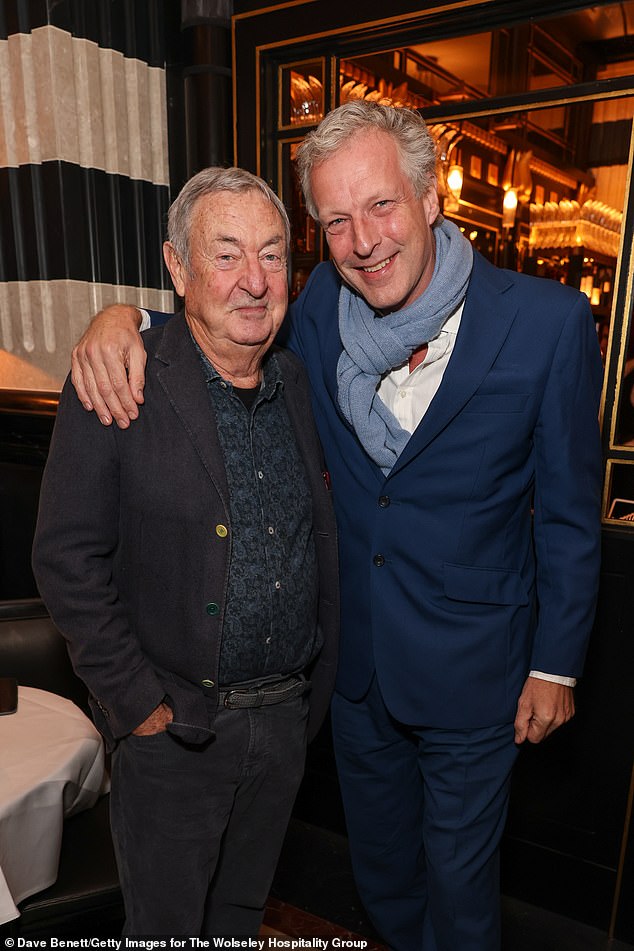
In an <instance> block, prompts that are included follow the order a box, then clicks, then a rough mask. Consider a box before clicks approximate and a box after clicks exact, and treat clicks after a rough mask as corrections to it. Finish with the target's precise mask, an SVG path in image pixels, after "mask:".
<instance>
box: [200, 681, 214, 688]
mask: <svg viewBox="0 0 634 951" xmlns="http://www.w3.org/2000/svg"><path fill="white" fill-rule="evenodd" d="M200 682H201V684H202V685H203V687H215V686H216V685H215V683H214V682H213V680H201V681H200Z"/></svg>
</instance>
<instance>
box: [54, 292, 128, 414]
mask: <svg viewBox="0 0 634 951" xmlns="http://www.w3.org/2000/svg"><path fill="white" fill-rule="evenodd" d="M140 324H141V314H140V312H139V311H138V310H137V308H136V307H132V306H129V305H127V304H112V305H111V306H110V307H106V308H104V310H101V311H99V313H98V314H97V315H96V316H95V317H94V318H93V320H92V322H91V323H90V325H89V327H88V329H87V330H86V332H85V333H84V335H83V337H82V338H81V340H80V341H79V342H78V343H77V345H76V346H75V347H74V349H73V353H72V358H71V366H72V370H71V378H72V381H73V386H74V387H75V389H76V391H77V395H78V397H79V399H80V400H81V402H82V404H83V406H84V409H86V410H94V411H95V412H96V413H97V415H98V417H99V419H100V420H101V422H102V423H103V424H104V425H105V426H109V425H110V423H111V422H112V420H113V419H115V420H116V422H117V425H118V426H119V427H120V428H121V429H125V428H127V427H128V426H129V425H130V421H131V420H133V419H136V417H137V416H138V413H139V409H138V406H139V404H140V403H142V402H143V387H144V385H145V361H146V355H145V349H144V347H143V342H142V340H141V336H140V334H139V326H140Z"/></svg>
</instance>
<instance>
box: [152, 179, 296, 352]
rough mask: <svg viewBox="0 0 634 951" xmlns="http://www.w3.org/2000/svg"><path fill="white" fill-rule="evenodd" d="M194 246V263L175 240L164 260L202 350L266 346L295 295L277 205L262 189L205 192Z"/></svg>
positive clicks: (196, 217) (193, 236)
mask: <svg viewBox="0 0 634 951" xmlns="http://www.w3.org/2000/svg"><path fill="white" fill-rule="evenodd" d="M189 251H190V254H189V258H190V260H189V269H187V268H185V267H184V266H183V264H182V262H180V261H178V259H177V258H176V256H175V254H174V252H173V249H172V248H171V245H169V244H166V246H165V260H166V263H167V266H168V268H169V270H170V273H171V275H172V279H173V281H174V286H175V288H176V291H177V293H178V294H179V295H180V296H181V297H184V298H185V314H186V317H187V320H188V322H189V324H190V327H191V328H192V332H193V334H194V336H195V337H196V339H197V340H198V342H199V343H200V344H201V346H202V347H203V350H205V352H207V353H208V355H210V356H212V359H213V356H220V355H222V356H224V355H225V354H227V353H228V354H232V353H233V354H237V353H238V352H239V351H240V349H241V348H254V350H255V351H260V350H261V351H262V352H263V351H264V350H266V349H267V348H268V347H269V346H270V345H271V343H272V342H273V339H274V338H275V335H276V333H277V331H278V329H279V327H280V324H281V323H282V321H283V319H284V314H285V313H286V306H287V302H288V285H287V274H286V256H287V248H286V237H285V232H284V223H283V221H282V219H281V217H280V214H279V212H278V211H277V209H276V208H275V206H274V205H273V204H272V203H271V202H270V201H269V200H268V199H267V198H266V197H265V196H264V195H263V194H261V193H260V192H259V191H256V190H253V191H243V192H236V193H234V192H229V191H222V192H216V193H214V194H211V195H206V196H203V197H202V198H199V199H198V201H197V202H196V204H195V205H194V210H193V214H192V225H191V233H190V241H189ZM236 348H238V349H237V350H236ZM210 351H211V352H210Z"/></svg>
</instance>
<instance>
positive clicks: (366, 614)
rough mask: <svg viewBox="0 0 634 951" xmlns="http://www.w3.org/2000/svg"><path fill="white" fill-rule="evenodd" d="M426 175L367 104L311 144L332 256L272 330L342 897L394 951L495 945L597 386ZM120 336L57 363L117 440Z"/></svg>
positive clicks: (565, 597) (421, 155)
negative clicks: (300, 514) (277, 341)
mask: <svg viewBox="0 0 634 951" xmlns="http://www.w3.org/2000/svg"><path fill="white" fill-rule="evenodd" d="M435 158H436V156H435V149H434V143H433V141H432V139H431V137H430V135H429V133H428V131H427V129H426V127H425V124H424V122H423V120H422V119H421V118H420V117H419V116H418V115H417V114H416V113H414V112H410V111H409V110H406V109H399V110H395V109H391V108H388V107H384V106H379V105H376V104H372V103H365V102H355V103H349V104H346V105H344V106H341V107H340V108H339V109H335V110H334V111H333V112H332V113H330V114H329V115H328V116H326V118H325V119H324V120H323V122H322V123H321V124H320V125H319V127H318V128H317V129H316V130H315V131H313V132H311V133H310V134H309V135H308V136H307V137H306V140H305V142H304V144H303V145H302V147H301V148H300V149H299V158H298V162H299V171H300V176H301V180H302V186H303V189H304V193H305V196H306V201H307V207H308V208H309V210H310V212H311V214H312V215H313V216H314V217H315V218H316V219H317V220H318V221H319V222H320V224H321V225H322V227H323V229H324V231H325V233H326V237H327V241H328V246H329V249H330V253H331V257H332V263H330V262H329V263H325V264H322V265H320V266H319V267H318V268H316V270H315V271H314V272H313V274H312V275H311V277H310V279H309V281H308V284H307V286H306V288H305V290H304V292H303V293H302V295H301V296H300V298H299V299H298V301H297V302H296V304H295V305H294V307H293V308H292V310H291V319H290V321H289V328H288V336H289V342H290V346H291V347H292V348H293V349H294V350H295V351H296V352H297V353H298V354H299V355H300V356H301V358H302V360H303V361H304V363H305V365H306V367H307V370H308V374H309V378H310V382H311V386H312V390H313V406H314V410H315V415H316V420H317V425H318V429H319V432H320V435H321V439H322V443H323V445H324V449H325V452H326V458H327V461H328V466H329V469H330V472H331V475H332V479H333V488H334V496H335V506H336V511H337V517H338V524H339V535H340V557H341V565H342V571H341V584H342V645H341V654H340V665H339V674H338V679H337V686H336V692H335V697H334V700H333V707H332V712H333V727H334V740H335V752H336V756H337V765H338V770H339V777H340V781H341V788H342V793H343V797H344V805H345V808H346V818H347V823H348V830H349V837H350V847H351V852H352V858H353V863H354V868H355V875H356V879H357V884H358V886H359V889H360V892H361V895H362V897H363V900H364V902H365V905H366V907H367V909H368V911H369V913H370V915H371V917H372V919H373V921H374V923H375V925H376V927H377V928H378V930H379V931H380V932H381V933H382V935H383V936H384V938H385V939H386V941H387V942H388V943H389V944H390V946H391V947H392V948H396V949H402V951H419V949H420V948H421V947H422V948H423V949H424V951H495V949H497V948H499V943H500V929H499V882H498V849H499V843H500V838H501V835H502V830H503V825H504V820H505V816H506V809H507V801H508V789H509V779H510V774H511V768H512V765H513V762H514V760H515V756H516V751H517V748H518V745H519V744H521V743H522V742H524V741H525V740H528V741H530V742H533V743H537V742H540V741H541V740H542V739H544V737H546V736H548V735H549V734H550V733H551V732H552V731H553V730H554V729H556V728H557V727H559V726H560V725H561V724H562V723H564V722H565V721H567V720H568V719H570V717H571V716H572V715H573V713H574V701H573V686H574V683H575V678H576V677H577V676H578V675H579V674H580V673H581V670H582V666H583V660H584V654H585V649H586V644H587V640H588V636H589V633H590V629H591V626H592V620H593V613H594V605H595V598H596V590H597V581H598V566H599V500H600V484H601V457H600V448H599V433H598V423H597V411H598V399H599V392H600V385H601V372H602V371H601V360H600V355H599V348H598V345H597V339H596V333H595V329H594V322H593V319H592V314H591V312H590V308H589V306H588V302H587V300H586V298H585V297H584V296H583V295H581V294H579V293H578V292H577V291H574V290H573V289H571V288H567V287H562V286H561V285H559V284H557V283H555V282H551V281H540V280H536V279H534V278H529V277H526V276H524V275H521V274H516V273H511V272H508V271H501V270H498V269H497V268H495V267H493V266H492V265H491V264H489V263H488V262H487V261H486V260H484V259H483V258H482V257H480V255H478V254H477V253H474V252H473V250H472V248H471V245H470V244H469V242H468V241H467V240H466V239H465V238H464V237H463V236H462V234H461V232H460V231H459V230H458V228H456V227H455V226H454V225H452V224H451V223H449V222H447V221H444V220H443V218H442V216H440V215H439V204H438V198H437V193H436V180H435ZM120 317H123V320H119V318H120ZM136 323H138V315H136V316H135V317H134V319H133V318H132V315H131V314H127V313H126V314H118V313H116V312H114V313H112V314H105V315H102V317H100V318H99V320H98V321H97V323H96V324H95V326H94V327H93V329H92V331H91V332H90V334H89V336H88V338H87V339H86V340H84V341H83V342H82V343H81V345H80V347H79V348H78V351H77V353H76V355H75V379H76V382H77V384H78V388H79V390H80V392H81V395H82V399H83V401H84V404H85V405H86V406H87V408H91V407H93V406H94V407H95V408H96V409H97V411H98V412H99V414H100V416H101V417H102V418H103V420H104V422H109V421H111V420H112V416H113V415H114V417H115V418H116V419H117V421H118V422H119V424H120V425H123V426H124V427H125V426H127V425H129V420H130V419H131V418H135V417H136V416H137V414H138V407H137V406H136V403H135V399H136V400H137V401H138V400H139V399H140V389H141V386H142V360H141V358H140V353H141V350H140V347H139V345H138V342H137V340H136V333H135V331H134V326H135V325H136ZM113 325H116V326H118V327H119V328H120V329H119V330H117V331H115V330H114V328H113ZM115 354H116V355H117V359H114V358H113V357H114V356H115ZM121 355H123V358H124V359H125V361H126V363H127V365H128V367H129V369H130V380H129V385H128V383H127V381H125V370H124V366H123V361H122V360H121ZM90 362H92V366H90V365H89V364H90ZM82 374H83V375H82ZM104 397H105V398H107V400H108V401H109V403H110V408H108V407H107V405H106V402H105V401H104ZM144 412H145V411H144ZM142 417H143V412H142V413H141V418H142ZM135 425H138V423H136V424H135Z"/></svg>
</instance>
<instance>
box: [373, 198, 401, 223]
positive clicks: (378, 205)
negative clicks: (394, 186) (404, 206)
mask: <svg viewBox="0 0 634 951" xmlns="http://www.w3.org/2000/svg"><path fill="white" fill-rule="evenodd" d="M395 205H396V202H395V201H394V199H393V198H382V199H381V200H380V201H375V203H374V204H373V205H372V214H373V215H376V216H377V217H379V218H380V217H381V216H382V215H389V214H390V212H392V211H393V210H394V207H395Z"/></svg>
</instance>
